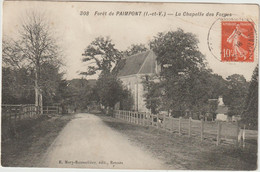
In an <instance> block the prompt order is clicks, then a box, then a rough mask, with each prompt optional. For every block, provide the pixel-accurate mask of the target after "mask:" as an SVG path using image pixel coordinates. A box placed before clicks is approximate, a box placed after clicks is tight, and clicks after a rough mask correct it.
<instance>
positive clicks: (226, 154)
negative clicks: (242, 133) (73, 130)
mask: <svg viewBox="0 0 260 172" xmlns="http://www.w3.org/2000/svg"><path fill="white" fill-rule="evenodd" d="M98 116H99V117H101V118H102V120H103V121H104V122H105V124H107V125H108V126H109V127H111V128H113V129H115V130H117V131H118V132H121V133H122V134H124V135H126V136H127V137H128V138H129V140H130V141H131V142H132V143H133V144H135V145H137V146H139V147H141V148H143V149H144V150H147V151H149V152H151V153H152V154H153V155H154V157H157V158H158V159H160V160H162V161H163V162H165V165H166V166H167V167H168V169H188V170H256V169H257V142H252V143H247V144H246V147H245V148H244V149H242V148H241V147H237V146H235V145H234V144H228V143H225V142H223V143H222V144H221V145H220V146H216V142H215V141H214V140H212V139H204V141H203V142H201V141H200V137H197V136H193V137H191V138H189V137H188V136H187V135H182V136H179V134H178V133H170V132H166V131H163V130H157V129H155V128H153V127H144V126H139V125H135V124H130V123H127V122H124V121H122V120H120V119H115V118H112V117H108V116H104V115H98Z"/></svg>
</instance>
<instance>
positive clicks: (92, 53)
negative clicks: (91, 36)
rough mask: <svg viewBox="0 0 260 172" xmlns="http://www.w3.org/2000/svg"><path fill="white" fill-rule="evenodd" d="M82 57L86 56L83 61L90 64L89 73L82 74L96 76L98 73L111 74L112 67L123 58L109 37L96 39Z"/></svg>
mask: <svg viewBox="0 0 260 172" xmlns="http://www.w3.org/2000/svg"><path fill="white" fill-rule="evenodd" d="M82 55H83V56H85V57H84V58H83V59H82V61H83V62H89V64H90V65H89V66H88V69H87V72H81V74H82V75H94V74H96V73H97V72H98V71H100V72H101V73H110V72H111V70H112V67H113V66H114V65H115V63H116V62H117V61H118V60H119V59H120V58H121V56H122V54H121V53H120V51H118V50H117V49H116V48H115V44H113V43H112V40H111V39H110V38H109V37H106V38H104V37H98V38H96V39H95V40H94V41H92V42H91V44H90V45H89V46H88V47H87V48H86V49H85V52H84V54H82Z"/></svg>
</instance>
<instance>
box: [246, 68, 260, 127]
mask: <svg viewBox="0 0 260 172" xmlns="http://www.w3.org/2000/svg"><path fill="white" fill-rule="evenodd" d="M242 120H243V121H244V122H245V123H246V124H247V125H248V126H249V127H250V128H256V129H257V128H258V65H257V66H256V68H255V70H254V72H253V75H252V78H251V81H250V85H249V89H248V93H247V96H246V99H245V107H244V113H243V114H242Z"/></svg>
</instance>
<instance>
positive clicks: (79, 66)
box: [3, 1, 258, 80]
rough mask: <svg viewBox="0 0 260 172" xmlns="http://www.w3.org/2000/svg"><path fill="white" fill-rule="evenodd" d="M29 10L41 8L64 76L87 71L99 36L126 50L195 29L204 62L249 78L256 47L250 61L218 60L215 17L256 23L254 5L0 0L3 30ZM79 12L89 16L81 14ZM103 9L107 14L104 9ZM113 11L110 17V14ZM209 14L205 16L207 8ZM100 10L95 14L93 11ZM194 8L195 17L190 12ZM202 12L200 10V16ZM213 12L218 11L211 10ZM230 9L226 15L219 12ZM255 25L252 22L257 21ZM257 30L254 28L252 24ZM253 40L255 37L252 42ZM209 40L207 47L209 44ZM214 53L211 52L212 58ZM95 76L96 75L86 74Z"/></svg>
mask: <svg viewBox="0 0 260 172" xmlns="http://www.w3.org/2000/svg"><path fill="white" fill-rule="evenodd" d="M30 11H37V12H44V13H45V14H46V17H47V18H48V20H49V23H50V26H51V29H52V30H53V33H55V37H57V40H58V43H59V45H60V47H61V48H62V49H63V50H64V54H65V57H64V59H63V60H64V63H65V67H63V69H64V70H65V71H66V75H65V77H66V79H73V78H80V77H82V76H81V75H79V73H80V72H82V71H86V69H87V66H88V63H83V62H82V58H83V57H82V54H83V53H84V49H85V48H86V47H87V46H88V45H89V44H90V43H91V42H92V41H93V40H94V39H95V38H96V37H98V36H109V37H110V38H111V39H112V41H113V43H114V44H115V47H116V48H118V49H119V50H125V49H126V48H127V47H129V46H130V45H131V44H140V43H143V44H146V45H147V44H148V42H149V41H150V40H151V39H153V37H154V36H156V34H157V33H158V32H166V31H176V30H177V28H181V29H183V30H184V31H185V32H191V33H193V34H195V35H196V36H197V38H198V40H199V44H198V45H199V49H200V51H201V52H202V53H203V54H204V55H205V57H206V60H207V62H208V66H209V67H210V68H211V69H212V70H213V72H214V73H217V74H219V75H221V76H223V77H224V78H226V77H227V76H229V75H232V74H235V73H237V74H242V75H244V76H245V78H246V79H247V80H250V78H251V76H252V73H253V70H254V68H255V66H256V65H257V64H258V47H256V49H255V52H254V53H255V54H254V57H255V59H254V62H251V63H248V62H233V63H230V62H221V61H220V60H219V59H220V56H219V55H218V54H220V51H221V29H220V28H221V27H220V19H228V20H232V19H234V18H235V19H239V20H240V19H241V20H244V19H250V20H252V21H254V22H255V23H257V21H258V7H257V6H256V5H244V6H241V5H236V6H235V5H233V6H230V5H219V4H211V5H209V4H175V3H156V4H152V3H108V2H106V3H104V2H103V3H101V2H99V3H98V2H96V3H94V2H89V3H86V2H37V1H30V2H19V1H14V2H8V1H7V2H4V5H3V35H4V37H5V36H8V37H12V38H16V37H17V35H18V34H19V32H18V30H19V26H20V25H21V21H22V20H23V18H26V14H27V13H30ZM81 11H86V12H89V15H85V16H83V15H80V13H81ZM124 11H135V12H139V11H140V12H142V14H144V13H145V12H148V13H149V14H152V13H153V12H166V13H167V14H172V15H167V16H165V17H162V16H152V15H150V16H118V15H116V14H117V13H118V14H120V12H124ZM105 12H107V14H106V15H105V16H104V15H101V14H104V13H105ZM109 12H114V14H115V15H114V16H109ZM208 12H209V13H212V14H213V15H214V16H206V14H207V13H208ZM95 13H96V14H97V13H98V14H100V15H99V16H97V15H94V14H95ZM192 13H194V15H196V16H191V15H189V14H192ZM202 13H203V14H204V15H203V16H200V15H202ZM217 13H218V16H216V14H217ZM224 13H226V14H230V13H231V14H232V16H231V17H230V19H229V18H228V17H223V16H220V15H221V14H224ZM176 14H180V15H181V16H176ZM256 27H257V25H256ZM256 30H257V31H258V29H257V28H256ZM255 42H257V41H255ZM209 44H210V47H211V51H210V49H209V47H208V45H209ZM215 56H216V57H215ZM92 78H97V75H95V76H92V77H88V79H92Z"/></svg>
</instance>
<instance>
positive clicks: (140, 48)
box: [123, 44, 148, 56]
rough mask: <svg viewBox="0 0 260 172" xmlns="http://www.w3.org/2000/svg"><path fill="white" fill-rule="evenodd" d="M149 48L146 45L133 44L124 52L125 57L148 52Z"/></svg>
mask: <svg viewBox="0 0 260 172" xmlns="http://www.w3.org/2000/svg"><path fill="white" fill-rule="evenodd" d="M147 50H148V48H146V46H145V45H144V44H132V45H131V46H130V47H128V48H127V50H125V51H124V52H123V54H124V56H132V55H134V54H138V53H141V52H144V51H147Z"/></svg>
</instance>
